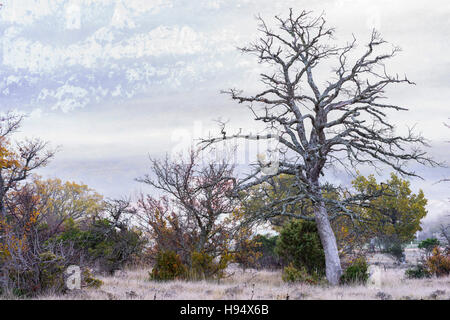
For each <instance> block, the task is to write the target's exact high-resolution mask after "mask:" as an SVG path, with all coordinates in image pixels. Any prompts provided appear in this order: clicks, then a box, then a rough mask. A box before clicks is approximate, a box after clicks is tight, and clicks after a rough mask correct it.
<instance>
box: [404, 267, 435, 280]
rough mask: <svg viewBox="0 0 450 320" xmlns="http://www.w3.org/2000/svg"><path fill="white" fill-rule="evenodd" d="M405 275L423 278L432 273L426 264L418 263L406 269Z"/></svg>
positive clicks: (428, 276) (410, 277)
mask: <svg viewBox="0 0 450 320" xmlns="http://www.w3.org/2000/svg"><path fill="white" fill-rule="evenodd" d="M405 276H406V278H408V279H423V278H430V277H431V274H430V272H429V271H428V269H427V267H426V266H425V265H424V264H418V265H416V266H413V267H411V268H409V269H407V270H406V271H405Z"/></svg>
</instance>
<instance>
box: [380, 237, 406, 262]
mask: <svg viewBox="0 0 450 320" xmlns="http://www.w3.org/2000/svg"><path fill="white" fill-rule="evenodd" d="M384 245H385V248H384V252H385V253H387V254H389V255H390V256H392V257H394V258H395V259H396V260H397V261H404V260H405V252H404V248H403V245H402V244H401V243H400V242H398V241H388V242H385V244H384Z"/></svg>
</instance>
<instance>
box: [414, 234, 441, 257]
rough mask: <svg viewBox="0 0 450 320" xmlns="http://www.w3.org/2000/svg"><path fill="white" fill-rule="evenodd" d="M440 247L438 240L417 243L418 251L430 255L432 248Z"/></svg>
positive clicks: (432, 239) (430, 239) (429, 239)
mask: <svg viewBox="0 0 450 320" xmlns="http://www.w3.org/2000/svg"><path fill="white" fill-rule="evenodd" d="M439 245H440V243H439V240H438V239H436V238H428V239H425V240H423V241H421V242H420V243H419V249H423V250H425V252H426V253H427V255H428V254H430V253H431V252H432V251H433V249H434V248H436V247H438V246H439Z"/></svg>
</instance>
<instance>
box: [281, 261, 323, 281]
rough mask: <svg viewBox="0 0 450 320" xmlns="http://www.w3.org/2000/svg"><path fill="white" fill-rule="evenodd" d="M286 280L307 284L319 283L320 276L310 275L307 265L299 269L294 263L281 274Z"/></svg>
mask: <svg viewBox="0 0 450 320" xmlns="http://www.w3.org/2000/svg"><path fill="white" fill-rule="evenodd" d="M281 278H282V279H283V281H284V282H301V283H307V284H317V283H318V277H317V276H313V275H310V274H309V273H308V271H307V270H306V268H305V267H302V268H301V269H297V268H296V267H294V265H293V264H292V263H290V264H289V265H288V266H287V267H285V268H284V269H283V274H282V276H281Z"/></svg>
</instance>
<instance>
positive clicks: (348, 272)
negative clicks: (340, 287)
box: [340, 257, 369, 284]
mask: <svg viewBox="0 0 450 320" xmlns="http://www.w3.org/2000/svg"><path fill="white" fill-rule="evenodd" d="M368 270H369V266H368V264H367V261H366V259H365V258H364V257H359V258H357V259H355V260H354V261H352V262H350V265H349V266H348V267H347V268H346V269H345V270H344V273H343V274H342V276H341V278H340V282H341V284H353V283H360V284H365V283H366V282H367V280H368V279H369V271H368Z"/></svg>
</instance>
